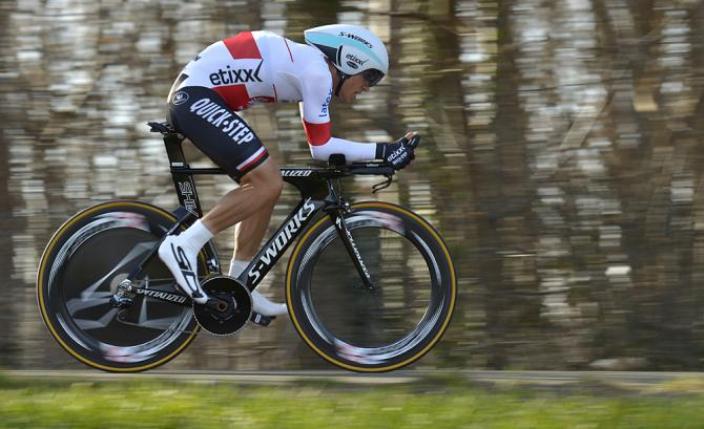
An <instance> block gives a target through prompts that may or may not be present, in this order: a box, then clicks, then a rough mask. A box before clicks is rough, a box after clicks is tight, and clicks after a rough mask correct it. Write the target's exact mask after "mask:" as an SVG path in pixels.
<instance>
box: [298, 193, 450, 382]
mask: <svg viewBox="0 0 704 429" xmlns="http://www.w3.org/2000/svg"><path fill="white" fill-rule="evenodd" d="M344 219H345V223H346V225H347V228H348V229H349V231H350V233H351V234H352V236H353V237H354V240H355V242H356V244H357V247H358V249H359V252H360V254H361V255H362V258H363V259H364V261H365V263H366V268H367V269H368V270H369V272H370V274H371V276H372V278H373V280H374V282H375V284H376V287H377V289H376V290H375V291H374V292H370V291H368V290H365V289H364V287H363V286H361V285H362V281H361V277H360V276H359V273H358V272H357V271H356V270H355V269H354V268H353V265H352V260H351V257H350V256H349V254H348V253H347V252H346V251H345V250H344V246H343V245H342V244H341V241H342V240H341V239H340V237H339V235H338V232H337V230H336V229H335V227H334V225H333V224H332V221H331V219H330V218H329V217H327V216H326V217H323V218H321V219H319V220H318V221H316V222H315V223H313V224H312V225H311V226H310V227H309V228H308V229H307V230H306V231H305V232H304V234H303V236H302V238H301V239H300V240H299V242H298V243H297V245H296V247H295V248H294V250H293V252H292V255H291V258H290V260H289V264H288V269H287V275H286V301H287V304H288V309H289V315H290V317H291V321H292V322H293V325H294V327H295V329H296V331H297V332H298V334H299V335H300V337H301V338H302V339H303V341H304V342H305V343H306V344H307V345H308V346H309V347H310V348H311V349H312V350H313V351H314V352H315V353H317V354H318V355H319V356H321V357H322V358H323V359H325V360H326V361H328V362H330V363H332V364H334V365H336V366H338V367H340V368H344V369H347V370H351V371H356V372H385V371H391V370H395V369H398V368H401V367H404V366H406V365H409V364H411V363H413V362H415V361H417V360H418V359H420V358H421V357H422V356H423V355H425V354H426V353H427V352H428V351H430V350H431V349H432V347H433V346H434V345H435V344H436V343H437V342H438V341H439V340H440V338H441V337H442V335H443V333H444V332H445V330H446V329H447V327H448V326H449V323H450V319H451V317H452V313H453V311H454V307H455V302H456V297H457V285H456V275H455V269H454V266H453V263H452V259H451V257H450V253H449V251H448V249H447V246H446V245H445V243H444V242H443V240H442V238H441V237H440V235H439V234H438V232H437V231H436V230H435V229H434V228H433V227H432V225H430V223H428V222H427V221H426V220H425V219H423V218H421V217H420V216H418V215H416V214H415V213H413V212H411V211H409V210H406V209H404V208H402V207H400V206H397V205H393V204H389V203H385V202H377V201H370V202H363V203H358V204H353V205H352V207H351V210H350V212H349V213H347V214H345V215H344ZM326 254H329V256H328V255H326ZM375 255H378V258H375ZM376 259H380V260H376ZM345 260H346V262H345ZM389 267H390V268H389ZM393 270H396V271H393ZM382 271H384V272H382ZM425 271H427V273H426V272H425ZM423 291H425V292H423ZM421 294H424V295H422V296H421ZM360 297H361V298H360ZM423 302H427V306H426V307H423V305H425V304H423V305H420V306H419V307H418V308H415V307H414V306H415V305H416V304H421V303H423ZM357 303H360V304H357ZM370 303H371V304H372V305H374V307H370V306H369V305H368V304H370ZM354 307H357V308H354ZM408 307H411V308H408ZM420 313H422V316H420V315H419V314H420ZM370 320H373V321H374V322H375V323H376V322H378V323H379V324H380V325H382V327H381V328H378V327H375V326H371V322H370ZM352 325H354V326H352ZM404 330H406V331H408V332H407V333H405V334H404V333H403V332H402V331H404ZM369 334H371V335H369Z"/></svg>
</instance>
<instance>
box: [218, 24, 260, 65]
mask: <svg viewBox="0 0 704 429" xmlns="http://www.w3.org/2000/svg"><path fill="white" fill-rule="evenodd" d="M223 43H225V46H226V47H227V50H228V51H230V55H232V58H234V59H236V60H238V59H243V58H254V59H258V60H260V59H261V58H262V54H261V52H259V48H258V47H257V42H255V41H254V36H252V32H251V31H243V32H242V33H239V34H237V35H235V36H232V37H228V38H227V39H225V40H223Z"/></svg>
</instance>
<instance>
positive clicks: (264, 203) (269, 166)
mask: <svg viewBox="0 0 704 429" xmlns="http://www.w3.org/2000/svg"><path fill="white" fill-rule="evenodd" d="M282 188H283V180H282V179H281V173H280V172H279V168H278V164H277V163H276V162H274V161H273V160H271V159H268V160H266V161H265V162H264V163H262V164H261V165H259V166H257V167H256V168H255V169H253V170H252V171H250V172H248V173H247V174H246V175H245V176H244V177H242V179H240V187H239V188H237V189H233V190H232V191H230V192H228V193H227V194H226V195H225V196H224V197H222V199H221V200H220V201H219V202H218V203H217V204H216V205H215V207H213V208H212V210H210V211H209V212H208V213H207V214H206V215H205V216H203V223H205V224H206V226H207V227H208V229H210V230H211V231H213V232H220V231H222V230H223V229H225V228H228V227H230V226H232V225H234V224H235V223H237V222H240V221H243V220H245V219H249V218H251V217H252V216H257V217H258V219H257V221H254V222H252V223H254V224H258V225H260V224H261V223H265V224H264V227H263V228H261V227H260V228H255V229H254V230H248V231H247V232H246V233H245V235H249V236H250V237H251V239H252V240H255V241H257V243H256V244H254V245H253V246H254V247H255V252H256V250H257V248H258V245H259V244H260V242H261V239H262V237H263V236H264V233H265V232H266V225H268V223H269V217H270V215H271V211H272V209H273V206H274V204H276V201H277V200H278V199H279V195H281V189H282ZM256 235H259V237H257V236H256ZM250 257H251V256H250Z"/></svg>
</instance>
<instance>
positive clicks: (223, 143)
mask: <svg viewBox="0 0 704 429" xmlns="http://www.w3.org/2000/svg"><path fill="white" fill-rule="evenodd" d="M168 119H169V122H171V125H173V126H174V128H176V130H177V131H178V132H180V133H181V134H183V135H184V136H186V137H188V138H189V139H190V140H191V141H192V142H193V144H194V145H196V147H198V149H200V150H201V151H203V153H205V154H206V155H207V156H208V157H209V158H210V159H211V160H213V162H215V163H216V164H217V165H218V166H219V167H220V168H222V169H223V170H225V171H226V172H227V174H229V175H230V176H231V177H232V178H233V179H235V180H237V181H238V182H239V180H240V179H241V178H242V176H244V175H245V174H247V172H249V171H252V170H253V169H254V168H256V167H257V166H259V165H260V164H261V163H262V162H264V161H265V160H266V159H267V158H268V157H269V154H268V152H267V151H266V149H265V148H264V146H263V145H262V142H261V141H260V140H259V137H257V135H256V134H255V133H254V131H253V130H252V129H251V128H250V127H249V125H247V123H246V122H245V121H244V120H243V119H242V118H240V117H239V116H238V115H237V114H236V113H235V112H233V111H232V110H231V109H230V108H229V107H228V106H227V104H226V103H225V101H224V100H223V99H222V98H221V97H220V95H219V94H218V93H217V92H215V91H213V90H212V89H210V88H205V87H200V86H188V87H185V88H181V89H180V90H179V91H177V92H176V93H175V94H174V95H173V97H172V98H171V100H170V101H169V117H168Z"/></svg>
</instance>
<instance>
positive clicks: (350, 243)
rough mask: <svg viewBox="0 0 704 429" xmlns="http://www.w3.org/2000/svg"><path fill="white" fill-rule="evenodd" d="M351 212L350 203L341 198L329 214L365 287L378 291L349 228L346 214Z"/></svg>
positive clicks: (371, 290)
mask: <svg viewBox="0 0 704 429" xmlns="http://www.w3.org/2000/svg"><path fill="white" fill-rule="evenodd" d="M350 212H351V209H350V205H349V203H348V202H346V201H344V200H343V199H342V198H340V199H339V200H338V202H337V204H336V205H335V206H334V207H332V208H331V209H330V210H329V211H328V215H329V216H330V219H331V220H332V222H333V224H334V225H335V229H337V234H338V235H339V236H340V239H341V240H342V243H343V244H344V245H345V249H347V253H348V254H349V256H350V258H352V263H353V264H354V266H355V268H356V269H357V273H359V277H360V278H361V279H362V283H363V284H364V287H365V288H366V289H367V290H368V291H370V292H374V291H376V286H375V285H374V281H373V280H372V276H371V275H370V274H369V270H368V269H367V266H366V264H365V263H364V259H362V254H361V253H359V249H358V248H357V244H356V243H355V240H354V237H352V233H350V230H349V228H347V223H346V222H345V217H344V216H345V215H346V214H348V213H350Z"/></svg>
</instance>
